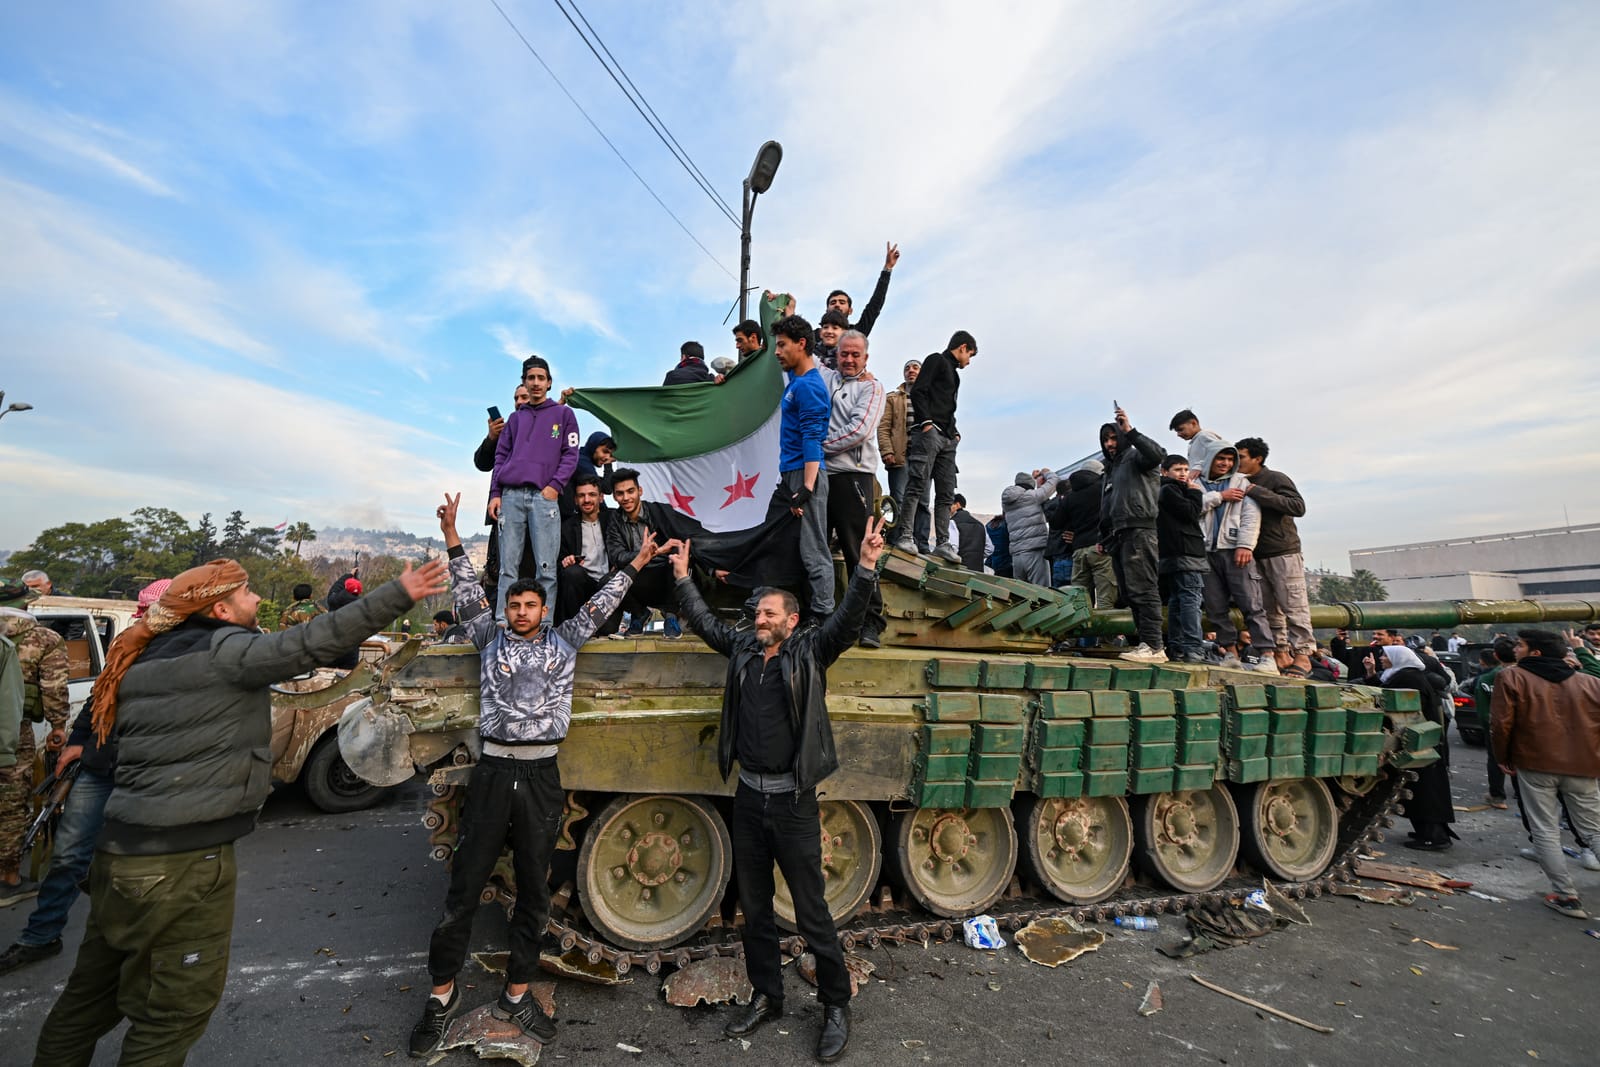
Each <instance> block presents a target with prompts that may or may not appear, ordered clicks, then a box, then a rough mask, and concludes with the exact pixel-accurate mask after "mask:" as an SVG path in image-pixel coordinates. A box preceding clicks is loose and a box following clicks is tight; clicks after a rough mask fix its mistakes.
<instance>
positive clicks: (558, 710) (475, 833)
mask: <svg viewBox="0 0 1600 1067" xmlns="http://www.w3.org/2000/svg"><path fill="white" fill-rule="evenodd" d="M460 503H461V494H460V493H457V494H456V495H455V496H454V497H451V496H449V495H446V496H445V502H444V503H443V504H441V505H440V506H439V509H438V512H437V514H438V517H439V530H440V532H441V533H443V534H444V543H445V549H446V551H447V552H448V553H449V556H450V585H451V593H452V596H453V599H454V601H455V609H456V617H457V618H458V619H459V620H460V625H461V626H462V627H463V628H464V629H465V630H466V631H467V634H468V636H470V637H471V639H472V643H473V644H474V645H475V646H477V648H478V650H479V652H480V657H479V659H480V664H481V667H480V679H479V686H480V692H479V711H478V733H479V735H480V736H481V737H482V739H483V758H482V759H481V760H479V761H478V763H477V765H476V766H474V767H473V768H472V777H471V779H469V780H468V783H467V800H466V806H465V807H464V808H463V809H462V812H461V836H460V840H459V842H458V843H457V846H456V853H455V857H454V861H453V863H452V865H451V869H450V889H449V892H448V894H447V895H446V896H445V902H444V916H443V918H441V919H440V921H439V925H438V926H437V927H435V928H434V931H433V938H432V940H431V941H430V942H429V945H428V973H429V975H430V976H431V977H432V981H433V992H432V993H431V994H430V995H429V997H428V1000H427V1003H426V1004H425V1005H424V1006H423V1009H422V1018H421V1019H420V1020H418V1022H417V1025H416V1026H415V1027H414V1028H413V1029H412V1031H411V1055H413V1056H417V1057H422V1056H428V1055H431V1054H433V1053H434V1052H437V1051H438V1050H439V1046H440V1045H441V1044H442V1043H443V1042H444V1035H445V1031H446V1030H448V1029H449V1026H450V1020H451V1019H453V1018H454V1017H455V1016H456V1013H457V1012H458V1011H460V1008H461V991H460V990H459V989H457V988H456V981H455V978H456V973H457V972H458V971H460V970H461V966H462V964H463V963H465V962H466V955H467V945H468V943H469V942H470V941H471V938H472V920H473V917H474V916H475V915H476V914H477V911H478V901H479V894H480V893H481V892H482V891H483V887H484V885H485V884H486V883H487V882H488V880H489V874H490V872H492V871H493V870H494V866H495V864H496V863H497V862H499V860H500V850H501V849H502V848H504V847H506V846H507V845H509V846H510V847H511V862H512V868H513V870H514V871H515V872H516V877H517V905H516V910H515V911H514V912H513V913H512V916H511V935H510V941H511V960H510V963H509V964H508V965H507V967H506V986H505V990H504V992H502V993H501V994H500V999H499V1001H497V1002H496V1004H495V1007H494V1015H495V1018H497V1019H506V1020H509V1021H511V1022H515V1023H516V1024H517V1025H518V1026H520V1027H521V1028H522V1030H523V1032H524V1033H526V1034H530V1035H532V1036H533V1037H534V1038H535V1039H536V1040H538V1041H540V1042H541V1043H548V1042H549V1041H551V1040H553V1039H554V1038H555V1036H556V1026H555V1020H554V1019H552V1018H551V1017H550V1016H548V1015H546V1014H545V1013H544V1011H543V1009H541V1008H540V1007H539V1005H538V1002H537V1001H535V1000H534V999H533V997H532V996H531V995H530V994H529V993H528V983H529V982H530V981H532V980H533V975H534V972H535V971H536V970H537V969H538V967H539V940H540V938H541V937H542V936H543V934H544V927H545V923H546V922H547V921H548V920H549V918H550V886H549V881H548V879H549V868H550V854H551V853H552V852H554V851H555V847H556V840H557V838H559V836H560V834H561V813H562V809H563V808H564V806H565V804H566V794H565V793H564V792H563V791H562V789H561V772H560V770H559V769H558V768H557V767H556V750H557V748H558V747H559V746H560V744H561V742H562V741H563V740H565V739H566V735H567V724H568V722H570V721H571V719H572V676H573V671H574V669H575V667H576V665H577V658H578V649H580V648H582V647H583V643H584V642H585V641H587V640H588V639H589V638H590V637H592V636H593V635H594V632H595V630H597V629H598V628H599V627H600V626H601V625H602V624H604V623H605V621H606V620H607V619H608V618H610V617H611V615H612V613H613V612H615V611H616V610H617V607H618V606H619V605H620V604H621V603H622V598H623V596H624V595H625V594H626V593H627V592H628V587H629V586H630V585H632V584H633V579H634V577H635V576H636V575H637V574H638V573H639V571H640V570H641V569H643V567H644V565H645V564H646V563H649V562H650V560H651V559H653V558H654V557H655V555H656V553H657V552H658V551H660V549H661V548H665V547H667V546H665V545H663V546H658V545H657V544H656V543H655V539H654V537H652V536H651V535H650V533H649V532H648V531H647V532H646V533H645V536H644V543H643V544H642V545H641V546H640V548H639V554H638V555H637V556H635V557H634V559H633V562H632V563H629V564H628V565H627V566H624V567H622V568H621V569H620V570H618V571H617V572H616V573H615V574H613V575H612V576H611V577H610V578H609V579H608V580H607V581H606V583H605V585H603V586H601V587H600V591H599V592H597V593H595V595H594V596H593V597H591V598H590V599H589V602H588V603H587V604H585V605H584V606H583V608H582V609H581V610H580V611H579V612H578V614H577V615H575V616H573V617H572V618H571V619H568V620H567V621H566V622H563V623H562V624H561V625H560V626H555V627H547V626H545V608H546V601H545V593H544V586H543V585H542V584H540V583H539V582H538V581H535V580H533V579H530V578H523V579H519V580H517V581H516V582H514V583H510V584H509V586H508V587H503V595H504V596H505V613H506V628H505V629H501V628H500V627H499V626H498V625H497V624H496V622H495V617H494V612H493V610H492V609H491V607H490V604H489V600H488V598H487V597H486V596H484V592H483V587H482V586H481V585H479V584H478V579H477V576H476V575H475V574H474V573H473V570H472V561H471V560H469V559H468V558H467V554H466V550H465V549H463V548H462V547H461V535H460V534H458V533H457V532H456V510H457V508H458V506H459V505H460ZM676 544H677V542H668V545H676Z"/></svg>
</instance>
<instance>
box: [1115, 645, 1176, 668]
mask: <svg viewBox="0 0 1600 1067" xmlns="http://www.w3.org/2000/svg"><path fill="white" fill-rule="evenodd" d="M1118 658H1120V659H1125V660H1129V661H1131V662H1133V663H1165V662H1167V653H1166V652H1165V650H1163V649H1159V648H1151V647H1150V646H1149V645H1147V644H1144V643H1142V642H1141V643H1140V644H1139V645H1138V646H1137V647H1136V648H1130V649H1128V651H1126V652H1124V653H1123V654H1122V655H1121V656H1120V657H1118Z"/></svg>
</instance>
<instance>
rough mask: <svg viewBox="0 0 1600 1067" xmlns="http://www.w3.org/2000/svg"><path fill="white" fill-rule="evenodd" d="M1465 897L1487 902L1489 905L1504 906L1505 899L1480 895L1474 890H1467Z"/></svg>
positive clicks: (1485, 894)
mask: <svg viewBox="0 0 1600 1067" xmlns="http://www.w3.org/2000/svg"><path fill="white" fill-rule="evenodd" d="M1467 896H1469V897H1477V898H1478V899H1479V900H1487V901H1488V902H1489V903H1491V904H1504V903H1505V902H1506V898H1505V897H1497V896H1495V895H1494V894H1492V893H1480V892H1479V891H1478V890H1476V889H1469V890H1467Z"/></svg>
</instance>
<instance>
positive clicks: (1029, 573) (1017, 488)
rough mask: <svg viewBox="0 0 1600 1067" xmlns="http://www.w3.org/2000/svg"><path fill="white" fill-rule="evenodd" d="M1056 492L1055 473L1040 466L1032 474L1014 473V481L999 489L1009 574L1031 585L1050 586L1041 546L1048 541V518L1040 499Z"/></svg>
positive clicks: (1046, 564)
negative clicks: (1008, 537)
mask: <svg viewBox="0 0 1600 1067" xmlns="http://www.w3.org/2000/svg"><path fill="white" fill-rule="evenodd" d="M1055 491H1056V472H1055V471H1053V470H1050V469H1049V468H1040V469H1039V470H1036V471H1034V472H1033V473H1032V474H1024V473H1020V472H1019V473H1018V474H1017V477H1016V480H1015V481H1014V482H1013V483H1012V484H1011V485H1008V486H1006V487H1005V488H1004V489H1002V490H1000V510H1001V512H1002V513H1004V515H1005V517H1006V529H1007V530H1009V531H1010V532H1011V573H1012V575H1013V576H1014V577H1017V578H1021V579H1022V580H1023V581H1025V582H1032V583H1033V584H1034V585H1042V586H1044V587H1045V588H1046V589H1048V588H1049V587H1050V561H1049V560H1047V559H1045V555H1044V552H1045V548H1046V547H1047V546H1048V545H1049V542H1050V520H1049V519H1047V518H1046V517H1045V513H1044V502H1045V501H1046V500H1049V499H1050V497H1051V496H1052V495H1053V494H1054V493H1055Z"/></svg>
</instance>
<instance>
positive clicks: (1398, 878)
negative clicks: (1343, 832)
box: [1356, 860, 1472, 893]
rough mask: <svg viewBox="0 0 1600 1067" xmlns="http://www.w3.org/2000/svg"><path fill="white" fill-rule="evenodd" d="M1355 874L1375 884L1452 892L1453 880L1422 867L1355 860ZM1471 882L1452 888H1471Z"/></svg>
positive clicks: (1460, 883) (1457, 883) (1458, 884)
mask: <svg viewBox="0 0 1600 1067" xmlns="http://www.w3.org/2000/svg"><path fill="white" fill-rule="evenodd" d="M1356 874H1358V875H1360V876H1361V877H1362V878H1371V879H1372V880H1373V881H1376V882H1389V883H1390V884H1392V885H1409V886H1415V887H1416V888H1418V889H1429V890H1432V891H1433V892H1435V893H1449V892H1451V891H1452V885H1451V883H1452V882H1455V880H1454V879H1451V878H1446V877H1445V876H1444V875H1442V874H1440V873H1439V872H1438V871H1430V870H1428V869H1426V868H1424V867H1406V866H1402V865H1401V864H1398V863H1375V862H1372V861H1370V860H1356ZM1471 886H1472V883H1471V882H1455V885H1454V888H1458V889H1468V888H1471Z"/></svg>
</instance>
